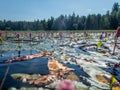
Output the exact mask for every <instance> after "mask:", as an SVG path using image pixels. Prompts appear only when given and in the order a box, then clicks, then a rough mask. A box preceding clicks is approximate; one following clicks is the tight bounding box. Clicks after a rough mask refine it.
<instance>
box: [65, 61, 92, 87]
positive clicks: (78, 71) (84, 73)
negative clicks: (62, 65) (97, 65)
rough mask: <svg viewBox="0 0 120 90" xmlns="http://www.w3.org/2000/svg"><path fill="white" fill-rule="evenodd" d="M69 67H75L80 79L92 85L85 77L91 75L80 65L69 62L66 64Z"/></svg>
mask: <svg viewBox="0 0 120 90" xmlns="http://www.w3.org/2000/svg"><path fill="white" fill-rule="evenodd" d="M66 65H67V66H68V67H69V68H73V69H74V71H73V72H74V73H75V74H76V75H77V76H78V77H79V79H80V81H81V82H82V83H83V84H85V85H87V86H91V84H90V83H89V82H88V81H87V80H86V79H85V78H83V77H86V78H89V77H90V76H89V75H88V74H87V73H86V72H85V71H84V70H83V69H82V68H81V67H80V66H78V65H75V64H70V63H67V64H66Z"/></svg>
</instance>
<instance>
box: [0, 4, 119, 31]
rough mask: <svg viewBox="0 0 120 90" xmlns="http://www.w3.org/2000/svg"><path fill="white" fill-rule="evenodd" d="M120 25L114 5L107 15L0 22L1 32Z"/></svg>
mask: <svg viewBox="0 0 120 90" xmlns="http://www.w3.org/2000/svg"><path fill="white" fill-rule="evenodd" d="M118 25H120V7H119V4H118V3H114V4H113V7H112V10H111V12H110V11H107V12H106V14H105V15H101V14H97V15H96V14H91V15H88V16H79V15H75V13H73V14H72V15H60V16H59V17H58V18H54V17H51V18H50V19H48V20H46V19H44V20H39V19H38V20H35V21H33V22H32V21H6V20H3V21H2V20H0V30H100V29H116V28H117V27H118Z"/></svg>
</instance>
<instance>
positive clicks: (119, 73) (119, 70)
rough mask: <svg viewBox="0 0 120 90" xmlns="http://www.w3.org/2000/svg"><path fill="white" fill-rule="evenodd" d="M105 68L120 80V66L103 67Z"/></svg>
mask: <svg viewBox="0 0 120 90" xmlns="http://www.w3.org/2000/svg"><path fill="white" fill-rule="evenodd" d="M102 69H103V70H105V71H106V72H109V73H111V74H113V75H115V77H116V79H117V80H118V81H119V82H120V67H117V68H114V67H111V68H103V67H102Z"/></svg>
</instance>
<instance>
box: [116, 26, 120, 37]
mask: <svg viewBox="0 0 120 90" xmlns="http://www.w3.org/2000/svg"><path fill="white" fill-rule="evenodd" d="M116 37H117V38H118V37H120V26H118V28H117V32H116Z"/></svg>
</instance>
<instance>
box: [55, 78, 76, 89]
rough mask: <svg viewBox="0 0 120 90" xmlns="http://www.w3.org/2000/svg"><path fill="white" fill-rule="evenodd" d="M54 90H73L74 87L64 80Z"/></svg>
mask: <svg viewBox="0 0 120 90" xmlns="http://www.w3.org/2000/svg"><path fill="white" fill-rule="evenodd" d="M55 90H75V86H74V85H73V84H72V83H71V82H70V81H68V80H65V81H61V82H59V83H58V84H57V86H56V89H55Z"/></svg>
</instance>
